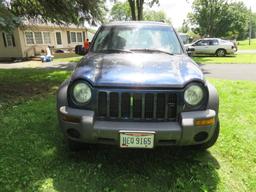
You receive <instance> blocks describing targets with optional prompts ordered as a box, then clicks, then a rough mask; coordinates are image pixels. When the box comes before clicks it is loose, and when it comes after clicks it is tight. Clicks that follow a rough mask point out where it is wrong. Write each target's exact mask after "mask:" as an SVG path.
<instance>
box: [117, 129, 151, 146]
mask: <svg viewBox="0 0 256 192" xmlns="http://www.w3.org/2000/svg"><path fill="white" fill-rule="evenodd" d="M120 147H121V148H153V147H154V132H141V131H137V132H126V131H120Z"/></svg>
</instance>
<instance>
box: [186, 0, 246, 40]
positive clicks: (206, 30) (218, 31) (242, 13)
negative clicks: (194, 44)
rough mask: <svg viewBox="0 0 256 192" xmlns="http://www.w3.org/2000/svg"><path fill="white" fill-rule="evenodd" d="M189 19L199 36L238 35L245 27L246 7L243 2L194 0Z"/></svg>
mask: <svg viewBox="0 0 256 192" xmlns="http://www.w3.org/2000/svg"><path fill="white" fill-rule="evenodd" d="M192 9H193V12H192V13H190V14H189V16H188V17H189V21H190V23H191V25H192V26H194V28H193V31H194V32H196V33H199V34H200V35H201V36H210V37H226V36H239V35H240V34H242V33H243V31H244V30H245V29H246V28H247V23H248V9H247V8H246V6H245V5H244V3H243V2H231V3H229V2H228V1H226V0H194V2H193V5H192Z"/></svg>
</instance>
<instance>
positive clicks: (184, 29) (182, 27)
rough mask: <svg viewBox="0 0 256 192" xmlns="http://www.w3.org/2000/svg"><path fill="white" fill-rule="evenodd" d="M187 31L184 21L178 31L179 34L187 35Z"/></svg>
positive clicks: (186, 23)
mask: <svg viewBox="0 0 256 192" xmlns="http://www.w3.org/2000/svg"><path fill="white" fill-rule="evenodd" d="M188 31H189V26H188V22H187V21H186V20H185V19H184V20H183V23H182V26H181V28H180V29H179V32H181V33H187V32H188Z"/></svg>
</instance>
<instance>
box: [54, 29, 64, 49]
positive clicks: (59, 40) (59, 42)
mask: <svg viewBox="0 0 256 192" xmlns="http://www.w3.org/2000/svg"><path fill="white" fill-rule="evenodd" d="M55 34H56V48H63V44H62V36H61V32H60V31H56V33H55Z"/></svg>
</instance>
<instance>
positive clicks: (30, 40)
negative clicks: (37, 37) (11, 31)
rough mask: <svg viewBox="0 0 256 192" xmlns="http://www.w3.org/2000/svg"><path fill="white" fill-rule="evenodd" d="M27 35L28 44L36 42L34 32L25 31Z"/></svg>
mask: <svg viewBox="0 0 256 192" xmlns="http://www.w3.org/2000/svg"><path fill="white" fill-rule="evenodd" d="M25 37H26V43H27V44H28V45H31V44H35V41H34V36H33V32H28V31H26V32H25Z"/></svg>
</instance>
